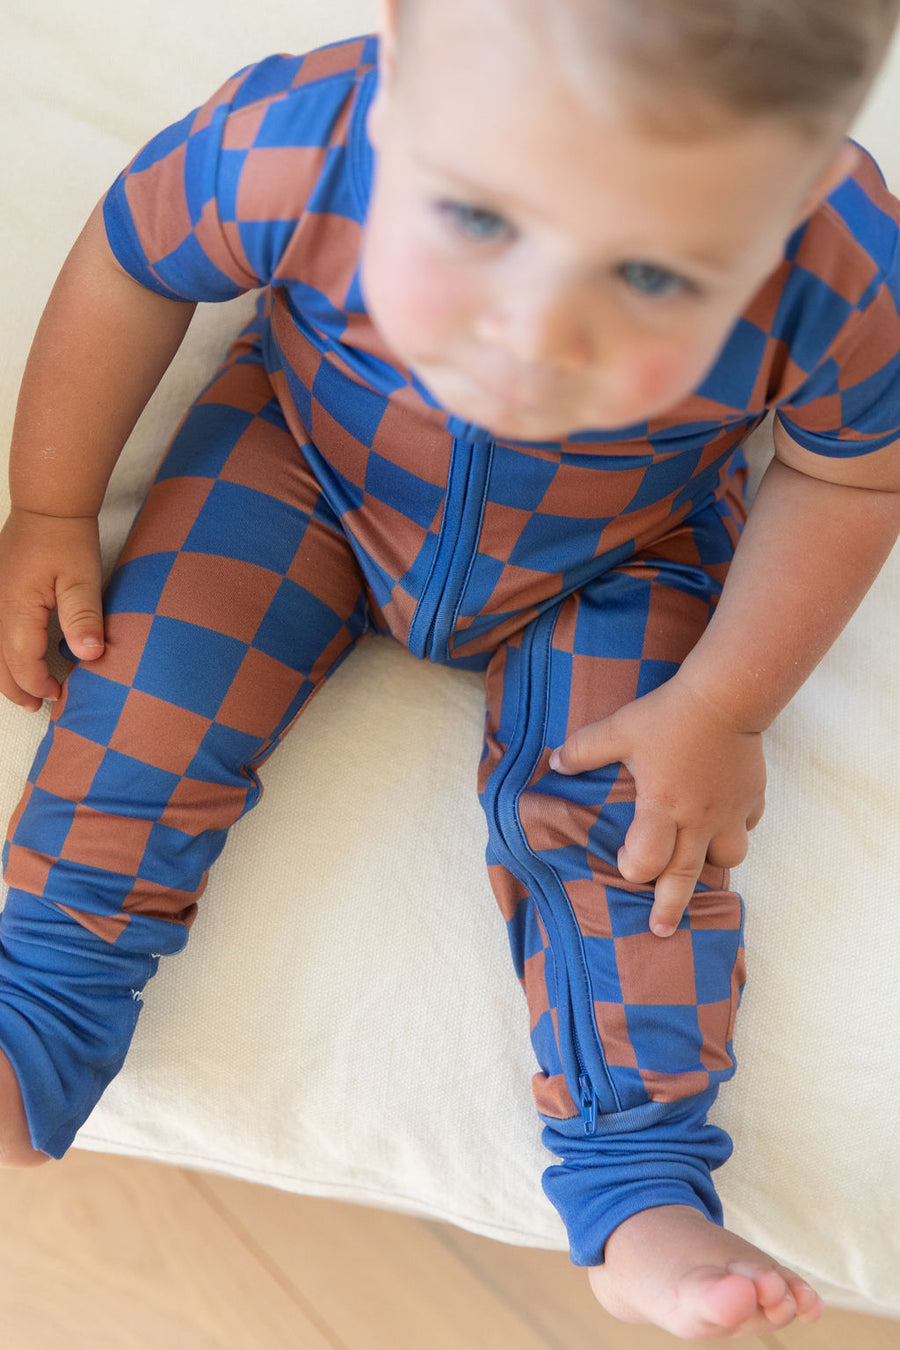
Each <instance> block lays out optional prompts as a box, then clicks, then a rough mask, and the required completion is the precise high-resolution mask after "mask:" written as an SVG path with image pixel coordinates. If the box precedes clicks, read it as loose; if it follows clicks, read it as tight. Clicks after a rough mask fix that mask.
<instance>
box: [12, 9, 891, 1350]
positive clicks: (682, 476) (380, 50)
mask: <svg viewBox="0 0 900 1350" xmlns="http://www.w3.org/2000/svg"><path fill="white" fill-rule="evenodd" d="M898 10H900V0H857V3H855V4H854V5H852V6H849V5H846V3H845V0H490V2H489V3H485V0H454V3H453V4H452V5H450V4H446V3H443V0H405V3H402V4H401V3H399V0H385V5H384V10H383V16H382V23H381V27H380V33H379V36H378V37H377V38H375V37H367V38H361V39H357V40H353V41H349V42H343V43H338V44H335V45H333V46H330V47H327V48H324V49H322V50H319V51H316V52H312V53H309V54H307V55H306V56H304V57H286V56H281V57H273V58H270V59H269V60H266V61H262V62H260V63H258V64H256V65H253V66H251V67H248V68H247V69H246V70H244V71H242V72H240V73H239V74H238V75H237V76H235V77H234V78H233V79H231V80H229V81H228V82H227V83H226V84H225V85H224V86H223V88H222V89H220V90H219V91H218V92H217V93H216V94H214V95H213V96H212V97H211V98H210V100H209V101H208V102H207V103H206V104H204V105H203V107H202V108H200V109H198V110H197V111H196V112H194V113H191V114H190V115H189V116H188V117H186V118H185V119H184V120H183V121H181V122H179V123H178V124H176V125H175V126H173V127H170V128H168V129H167V130H166V131H164V132H162V133H161V134H160V135H159V136H158V137H156V138H155V139H154V140H153V141H152V142H151V143H150V144H149V145H148V146H147V147H146V148H145V149H144V150H142V151H141V152H140V153H139V154H138V155H137V157H136V159H135V160H134V161H133V163H132V164H131V165H130V166H129V167H128V168H127V169H126V170H125V171H124V173H123V174H122V175H121V177H120V178H119V179H118V180H117V182H116V184H115V185H114V186H113V188H112V189H111V190H110V192H109V194H108V195H107V196H106V197H105V198H104V200H103V202H102V203H101V204H100V206H98V208H97V210H96V211H95V212H94V214H93V215H92V217H91V219H90V221H89V222H88V224H87V226H86V227H85V230H84V232H83V233H82V235H81V236H80V238H79V240H78V241H77V243H76V245H75V247H74V249H73V251H72V253H71V254H70V257H69V259H68V261H67V262H66V264H65V267H64V268H63V271H62V273H61V275H60V277H59V279H58V281H57V284H56V286H55V288H54V291H53V294H52V296H51V298H50V301H49V303H48V306H47V309H46V311H45V315H44V318H43V320H42V322H41V325H40V328H39V331H38V334H37V336H36V339H35V343H34V346H33V348H32V352H31V355H30V358H29V362H28V366H27V370H26V374H25V378H24V381H23V386H22V392H21V397H20V403H19V411H18V415H17V420H16V426H15V431H14V443H13V447H12V454H11V469H10V481H11V495H12V510H11V514H10V517H9V520H8V521H7V523H6V525H5V526H4V529H3V532H2V534H0V691H2V692H3V693H4V694H5V695H6V696H7V697H9V698H11V699H13V700H14V701H15V702H16V703H18V704H19V705H20V706H22V707H24V708H30V709H36V708H38V707H40V705H41V701H42V700H43V699H45V698H47V699H52V700H54V709H53V717H52V721H51V725H50V728H49V731H48V734H47V737H46V738H45V741H44V743H43V745H42V746H41V749H40V751H39V753H38V756H37V759H36V761H35V764H34V766H33V769H32V772H31V774H30V776H29V781H28V786H27V789H26V792H25V795H24V797H23V799H22V802H21V804H20V807H19V809H18V810H17V812H16V814H15V816H14V818H13V820H12V822H11V824H10V829H9V836H8V843H7V848H6V855H5V859H6V873H5V875H6V879H7V881H8V883H9V887H10V889H9V893H8V897H7V902H6V907H5V909H4V911H3V915H2V920H0V940H2V941H0V1047H2V1050H0V1154H2V1161H3V1162H4V1163H5V1164H6V1165H8V1166H31V1165H35V1164H38V1163H41V1162H44V1161H46V1160H47V1159H48V1158H49V1157H54V1158H58V1157H61V1156H62V1155H63V1154H64V1153H65V1151H66V1149H67V1148H68V1147H69V1145H70V1144H71V1142H72V1140H73V1138H74V1136H75V1134H76V1132H77V1130H78V1128H79V1127H80V1125H81V1124H82V1123H83V1122H84V1120H85V1119H86V1118H87V1116H88V1115H89V1114H90V1111H91V1110H92V1108H93V1106H94V1105H95V1103H96V1101H97V1100H98V1098H99V1097H100V1095H101V1093H102V1092H103V1090H104V1088H105V1086H106V1085H107V1084H108V1082H109V1081H110V1079H111V1078H112V1077H113V1076H114V1075H115V1074H116V1073H117V1072H118V1070H119V1068H120V1067H121V1065H122V1062H123V1060H124V1057H125V1054H126V1052H127V1049H128V1045H129V1043H130V1040H131V1036H132V1034H133V1031H134V1026H135V1023H136V1020H137V1017H138V1014H139V1010H140V992H141V990H142V989H143V988H144V986H145V984H146V982H147V980H148V979H149V978H150V976H151V975H152V974H153V973H154V972H155V970H156V968H157V964H158V960H159V957H160V956H161V955H163V954H165V953H172V952H176V951H178V950H180V949H181V948H182V947H183V946H184V944H185V942H186V940H187V935H188V929H189V927H190V925H191V923H192V922H193V919H194V917H195V914H196V911H197V899H198V897H199V896H200V894H201V893H202V890H203V887H204V885H205V882H206V877H207V873H208V870H209V867H210V866H211V864H212V862H213V861H214V860H215V858H216V857H217V856H218V854H219V852H220V851H221V848H222V846H223V844H224V841H225V836H226V832H227V830H228V828H229V826H230V825H231V824H232V823H233V822H234V821H235V820H236V819H237V818H238V817H239V816H240V815H241V814H242V813H243V812H244V811H246V810H247V809H248V808H249V807H250V806H252V805H253V804H254V802H255V801H256V800H257V798H258V796H259V792H260V785H259V779H258V777H257V773H256V770H257V768H258V766H259V765H260V763H261V762H262V761H263V760H264V759H265V758H266V757H267V756H268V755H269V754H270V753H272V751H273V749H274V748H275V747H276V746H277V744H278V742H279V741H280V739H281V737H282V736H283V735H284V734H285V732H286V731H287V730H288V729H289V727H290V726H291V725H292V723H293V722H294V721H295V720H296V718H297V717H298V716H299V714H300V713H301V712H302V710H303V709H304V708H305V706H306V705H307V704H308V701H309V699H310V697H311V696H312V695H313V694H314V693H315V692H316V690H317V689H318V688H320V687H321V685H322V683H323V681H324V680H325V679H326V678H327V677H328V675H329V674H330V673H331V672H332V671H333V670H334V669H335V668H336V667H337V665H338V664H339V663H340V662H341V661H342V660H343V659H344V657H345V656H347V655H348V654H349V653H350V651H351V650H352V649H353V647H354V646H355V645H356V644H357V643H358V642H359V640H360V639H361V638H362V637H363V636H364V635H365V634H367V633H370V632H377V633H381V634H387V635H390V636H392V637H393V638H395V639H396V640H398V641H401V642H403V643H404V644H405V645H406V646H408V647H409V648H410V650H411V651H413V652H414V653H416V654H417V655H419V656H420V657H422V658H423V659H428V660H431V661H439V662H443V663H446V664H450V665H454V666H458V667H460V668H462V669H468V670H480V671H484V673H485V682H486V693H487V723H486V733H485V745H484V754H483V758H482V762H481V767H480V773H479V790H480V794H481V800H482V804H483V806H484V809H485V812H486V815H487V819H488V827H489V847H488V866H489V872H490V877H491V882H492V885H493V887H494V890H495V893H496V895H497V899H498V901H499V904H500V907H501V911H502V913H503V915H504V918H505V920H506V922H507V928H508V933H509V939H510V944H511V948H512V953H513V959H514V964H515V968H516V972H517V974H518V976H519V978H520V979H521V981H522V983H523V985H524V988H525V991H526V994H527V998H528V1006H529V1010H530V1017H531V1032H532V1042H533V1045H534V1049H535V1053H536V1057H537V1060H538V1064H539V1066H540V1068H539V1072H537V1073H536V1074H535V1077H534V1083H533V1085H534V1095H535V1100H536V1103H537V1107H538V1111H539V1113H540V1116H541V1120H542V1122H543V1125H544V1136H543V1137H544V1141H545V1143H546V1144H547V1147H548V1148H549V1149H550V1150H551V1152H553V1153H554V1154H555V1155H556V1156H557V1157H558V1158H559V1159H561V1161H560V1162H559V1163H557V1164H556V1165H554V1166H551V1167H549V1168H548V1169H547V1172H546V1173H545V1177H544V1187H545V1190H546V1192H547V1194H548V1196H549V1197H550V1199H551V1200H552V1202H553V1203H554V1205H555V1206H556V1208H557V1209H558V1211H559V1213H560V1214H561V1216H562V1218H563V1220H564V1222H565V1224H566V1228H567V1232H568V1235H569V1241H570V1247H571V1254H572V1260H573V1261H574V1262H575V1263H576V1264H579V1265H584V1266H586V1267H588V1268H589V1278H590V1281H591V1285H592V1288H593V1290H594V1292H595V1294H596V1296H597V1298H598V1300H599V1301H600V1302H601V1303H602V1304H603V1306H604V1307H605V1308H607V1309H608V1310H609V1311H610V1312H612V1313H613V1314H614V1315H616V1316H618V1317H620V1318H623V1319H624V1320H627V1321H638V1322H640V1321H644V1322H652V1323H655V1324H657V1325H659V1326H661V1327H663V1328H665V1329H667V1330H668V1331H670V1332H672V1333H674V1334H675V1335H677V1336H681V1337H685V1338H697V1339H702V1338H709V1337H713V1336H726V1335H732V1334H748V1333H750V1334H752V1333H765V1332H768V1331H771V1330H773V1329H775V1328H779V1327H783V1326H785V1325H786V1324H787V1323H788V1322H790V1321H791V1320H792V1319H794V1318H798V1319H799V1320H801V1321H812V1320H814V1319H815V1318H816V1317H817V1316H818V1315H819V1313H820V1311H821V1301H820V1299H819V1298H818V1296H817V1295H816V1294H815V1292H814V1291H813V1290H812V1289H810V1288H809V1287H808V1286H807V1285H805V1284H804V1283H803V1282H802V1281H801V1280H800V1279H799V1278H798V1276H797V1275H796V1274H795V1273H793V1272H792V1271H790V1270H788V1269H786V1268H784V1267H783V1266H780V1265H778V1264H777V1263H776V1262H775V1261H774V1260H772V1259H771V1258H769V1257H768V1256H766V1255H765V1254H764V1253H762V1252H760V1251H759V1250H758V1249H757V1248H755V1247H753V1246H751V1245H750V1244H748V1243H747V1242H745V1241H743V1240H742V1239H741V1238H739V1237H738V1236H736V1235H734V1234H731V1233H729V1232H728V1231H727V1230H726V1229H725V1228H724V1227H723V1226H722V1211H721V1206H720V1204H719V1201H718V1198H717V1196H716V1192H715V1189H714V1187H713V1185H712V1181H711V1177H710V1174H711V1171H712V1170H713V1169H714V1168H715V1167H717V1166H719V1165H720V1164H721V1163H722V1162H724V1161H725V1159H726V1158H727V1156H728V1154H729V1152H730V1141H729V1140H728V1138H727V1136H726V1135H725V1134H724V1132H723V1131H722V1130H721V1129H719V1128H716V1127H713V1126H712V1125H710V1124H708V1123H707V1113H708V1111H709V1108H710V1106H711V1104H712V1102H713V1100H714V1098H715V1095H716V1092H717V1090H718V1085H719V1083H721V1082H723V1081H724V1080H725V1079H727V1078H728V1077H730V1076H731V1074H732V1073H733V1071H734V1060H733V1056H732V1050H731V1038H732V1031H733V1025H734V1017H735V1013H736V1009H737V1004H738V999H739V996H740V989H741V984H742V979H743V949H742V908H741V901H740V898H739V896H737V895H736V894H735V892H734V891H732V890H731V889H729V882H728V872H727V869H728V868H729V867H731V866H733V865H735V864H737V863H738V862H740V861H741V860H742V858H743V857H744V855H745V852H746V848H747V834H748V831H749V830H751V829H752V828H753V826H754V825H755V824H756V823H757V821H758V820H759V818H760V815H761V813H762V809H763V796H764V787H765V768H764V762H763V753H762V745H761V733H762V732H763V731H764V730H765V728H766V727H767V726H768V725H769V724H770V723H771V721H772V720H773V718H774V717H775V716H776V714H777V713H778V712H779V711H780V709H781V708H783V707H784V705H785V704H786V703H787V701H788V700H789V699H790V698H791V696H792V695H793V693H794V692H795V691H796V690H797V689H798V688H799V686H800V685H801V684H802V682H803V681H804V679H805V678H806V677H807V676H808V675H809V673H810V672H811V671H812V670H813V669H814V667H815V665H816V664H817V662H818V661H819V660H820V658H821V657H822V655H823V653H824V652H825V651H826V650H827V648H828V647H829V645H830V644H831V642H832V641H833V640H834V638H835V637H836V636H837V634H838V632H839V631H840V629H841V628H842V626H843V624H844V623H845V621H846V620H847V618H848V617H849V615H850V614H851V613H852V611H853V609H854V608H855V606H856V605H857V604H858V603H859V601H860V599H861V598H862V596H863V595H864V594H865V592H866V590H867V588H868V586H869V585H870V583H871V581H872V580H873V578H874V577H875V575H876V574H877V572H878V569H879V568H880V566H881V564H882V562H883V561H884V559H885V557H886V556H887V554H888V552H889V550H890V548H891V546H892V544H893V542H894V540H895V538H896V535H897V530H898V525H900V496H898V490H900V466H898V457H897V452H896V446H897V443H898V441H900V381H898V378H897V371H898V369H900V357H898V353H900V316H898V298H900V248H898V239H900V203H898V202H897V201H896V200H895V198H894V197H892V196H891V194H890V193H889V192H888V191H887V189H886V187H885V185H884V181H883V179H882V177H881V175H880V173H879V171H878V169H877V166H876V165H875V164H874V162H873V161H872V159H871V157H870V156H868V155H867V154H866V152H865V151H863V150H862V149H860V148H859V147H858V146H856V145H854V144H853V143H852V142H850V141H848V139H847V135H846V133H847V128H848V126H849V125H850V123H851V121H852V119H853V117H854V116H855V114H856V112H857V110H858V108H859V106H860V104H861V102H862V101H863V99H864V97H865V95H866V92H867V90H868V88H869V86H870V84H871V81H872V79H873V76H874V74H875V72H876V70H877V68H878V64H879V61H880V58H881V56H882V55H883V53H884V50H885V48H886V46H887V43H888V40H889V37H890V34H891V31H892V28H893V25H894V22H895V19H896V16H897V12H898ZM256 288H260V300H259V305H258V309H257V314H256V317H255V319H254V320H253V322H252V323H251V324H250V325H249V326H248V327H247V328H246V330H245V331H244V332H243V333H242V334H241V335H240V337H239V338H238V339H237V341H236V343H235V345H234V346H233V348H232V350H231V352H230V353H229V356H228V358H227V360H226V362H225V363H224V365H223V366H222V368H221V370H220V371H219V372H218V373H217V375H216V376H215V378H214V379H213V381H212V382H211V383H210V385H209V386H208V387H207V388H206V389H205V390H204V391H203V392H202V393H201V394H200V396H199V398H198V399H197V402H196V403H195V404H194V406H193V408H192V409H191V410H190V412H189V413H188V415H187V417H186V418H185V420H184V422H183V424H182V426H181V428H180V429H179V431H178V433H177V435H176V438H175V440H174V442H173V444H172V446H171V447H170V449H169V451H168V453H167V455H166V457H165V459H164V460H163V462H162V464H161V467H160V469H159V472H158V474H157V477H156V479H155V481H154V483H153V485H152V487H151V489H150V492H149V494H148V497H147V500H146V502H145V504H144V506H143V507H142V510H141V512H140V514H139V516H138V518H137V521H136V522H135V526H134V528H133V530H132V533H131V535H130V536H129V539H128V542H127V543H126V546H125V549H124V552H123V554H122V556H121V558H120V560H119V563H118V565H117V567H116V569H115V571H114V572H113V575H112V577H111V578H110V581H109V584H108V586H107V589H106V592H105V594H104V598H103V606H102V610H101V600H100V582H101V577H100V561H99V550H98V531H97V516H98V512H99V510H100V506H101V502H102V499H103V495H104V491H105V487H106V483H107V480H108V477H109V474H110V472H111V469H112V467H113V465H114V463H115V461H116V459H117V457H118V455H119V453H120V451H121V449H122V446H123V444H124V442H125V441H126V439H127V437H128V435H129V433H130V431H131V428H132V426H133V425H134V422H135V420H136V419H137V417H138V415H139V413H140V411H141V409H142V408H143V406H144V404H145V403H146V401H147V399H148V398H149V396H150V394H151V393H152V391H153V389H154V388H155V386H156V384H157V383H158V381H159V379H160V377H161V375H162V374H163V372H164V371H165V369H166V368H167V366H168V365H169V363H170V361H171V359H172V357H173V356H174V354H175V352H176V350H177V348H178V346H179V343H180V342H181V339H182V337H183V336H184V333H185V331H186V329H187V326H188V324H189V322H190V319H191V316H192V313H193V310H194V307H195V305H196V303H197V302H199V301H213V300H224V299H228V298H231V297H233V296H235V295H237V294H240V293H241V292H245V291H248V290H252V289H256ZM773 408H774V409H777V417H776V419H775V424H774V425H775V458H774V460H773V462H772V464H771V466H770V468H769V469H768V471H767V472H766V474H765V477H764V479H763V482H762V484H761V486H760V489H759V491H758V493H757V495H756V497H755V500H754V503H753V507H752V510H751V511H750V513H749V517H748V520H747V524H746V528H743V533H742V526H743V521H744V516H745V508H744V506H743V499H742V491H743V485H744V478H745V464H744V460H743V457H742V452H741V447H742V445H743V443H744V442H745V440H746V438H747V436H748V435H749V433H750V432H751V431H752V430H753V429H754V428H755V427H756V426H757V425H759V423H760V422H761V421H762V420H763V419H764V417H765V416H766V414H767V412H768V411H769V410H770V409H773ZM739 538H740V546H739V548H738V549H737V553H736V556H735V560H734V563H733V565H730V564H731V559H732V554H733V553H734V550H735V545H736V544H737V543H738V539H739ZM726 574H727V581H726ZM720 596H721V598H720ZM54 608H57V609H58V612H59V618H60V623H61V626H62V630H63V633H64V637H65V641H66V644H67V647H68V651H69V654H70V656H71V657H72V659H73V663H74V664H73V669H72V671H71V673H70V675H69V677H68V679H67V680H66V682H65V683H64V685H63V686H62V687H61V688H60V686H59V685H58V684H57V683H56V681H55V680H54V679H53V678H52V676H51V675H50V673H49V671H48V668H47V666H46V663H45V654H46V642H47V636H46V629H47V618H48V614H49V612H50V611H51V610H52V609H54Z"/></svg>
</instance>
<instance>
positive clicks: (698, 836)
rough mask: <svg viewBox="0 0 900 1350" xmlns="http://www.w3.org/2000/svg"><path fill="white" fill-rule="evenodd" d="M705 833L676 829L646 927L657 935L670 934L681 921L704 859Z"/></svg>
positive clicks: (665, 935)
mask: <svg viewBox="0 0 900 1350" xmlns="http://www.w3.org/2000/svg"><path fill="white" fill-rule="evenodd" d="M708 844H709V836H708V835H707V834H705V833H703V832H702V831H698V830H679V832H678V839H677V841H676V843H675V849H674V852H673V853H672V857H671V859H670V860H669V863H668V864H667V866H666V867H665V868H664V870H663V871H662V872H661V873H660V874H659V876H658V877H657V880H656V886H655V888H654V899H653V908H652V909H651V910H650V927H651V929H652V930H653V932H654V933H656V935H657V937H670V936H671V934H672V933H674V931H675V929H676V928H677V927H678V925H679V923H680V922H681V916H682V915H683V914H684V911H685V910H686V909H687V907H688V905H689V904H690V901H691V896H692V895H693V894H694V887H695V886H696V885H697V882H698V881H699V879H700V873H701V872H702V871H703V865H704V863H705V862H706V849H707V846H708Z"/></svg>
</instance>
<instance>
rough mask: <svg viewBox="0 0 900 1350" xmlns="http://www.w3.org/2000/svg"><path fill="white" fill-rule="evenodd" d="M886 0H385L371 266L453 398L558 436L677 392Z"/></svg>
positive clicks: (765, 245)
mask: <svg viewBox="0 0 900 1350" xmlns="http://www.w3.org/2000/svg"><path fill="white" fill-rule="evenodd" d="M898 11H900V0H853V3H850V2H849V0H452V3H448V0H385V3H384V22H383V26H382V38H383V41H382V69H381V78H380V89H379V95H378V98H377V99H376V102H375V104H374V105H373V110H372V115H371V119H370V131H371V134H372V139H373V142H374V144H375V147H376V151H377V166H376V175H375V185H374V192H373V200H372V205H371V208H370V214H369V219H368V222H367V229H366V243H365V251H364V258H363V269H364V270H363V281H364V289H365V292H366V296H367V300H368V303H369V307H370V310H371V313H372V315H373V318H374V319H375V321H376V323H377V324H378V326H379V327H380V328H381V330H382V332H383V334H384V336H385V338H386V340H387V341H388V343H389V344H390V346H391V347H392V348H393V349H394V350H395V351H396V353H397V354H398V355H399V356H400V357H401V358H402V359H403V360H404V361H406V362H407V363H408V364H409V365H410V366H411V367H412V369H413V370H414V371H415V372H416V374H417V375H418V376H419V377H420V378H421V379H422V380H423V381H424V383H425V385H426V386H427V387H428V388H429V389H430V390H431V391H432V392H433V393H434V395H435V396H436V397H437V398H438V399H439V400H440V401H441V403H443V404H444V405H445V406H446V407H448V408H449V409H450V410H451V411H453V412H454V413H457V414H458V415H460V416H462V417H464V418H466V419H467V420H469V421H472V422H476V423H479V424H481V425H484V426H487V427H489V428H491V429H492V430H494V431H495V432H497V433H498V434H500V435H504V436H507V437H511V438H515V439H522V440H555V439H559V438H562V437H563V436H565V435H567V434H569V433H571V432H575V431H579V430H586V429H588V428H617V427H626V426H628V425H630V424H633V423H635V422H642V421H644V420H647V419H649V418H652V417H655V416H658V415H660V414H663V413H665V412H667V411H668V410H670V409H672V408H673V407H674V406H675V405H676V404H677V403H679V402H680V401H681V400H682V399H683V398H684V397H686V396H687V395H688V394H689V393H690V391H691V390H692V389H694V388H695V387H696V386H697V385H698V384H700V383H701V381H702V379H703V376H704V375H705V374H706V372H707V371H708V369H709V368H710V366H711V365H712V364H713V362H714V361H715V358H716V356H717V355H718V353H719V351H720V349H721V346H722V343H723V342H724V340H725V339H726V337H727V336H728V333H729V332H730V330H731V328H732V326H733V324H734V322H735V320H736V319H737V318H738V316H739V315H740V313H741V312H742V310H743V309H744V308H745V306H746V304H747V303H748V301H749V300H750V299H751V297H752V296H753V294H754V293H755V292H756V291H757V290H758V289H759V287H760V286H761V285H762V283H763V282H764V281H765V279H766V278H767V277H768V276H769V274H770V273H771V272H772V270H773V269H774V268H775V267H776V266H777V265H778V263H779V261H780V259H781V257H782V256H783V251H784V245H785V243H786V241H787V239H788V237H789V235H790V234H791V233H792V232H793V230H794V229H795V228H796V227H797V225H799V224H800V223H801V221H802V220H804V219H805V218H806V217H807V216H808V215H809V214H810V213H811V211H812V210H814V209H815V207H816V206H817V205H818V203H819V202H820V201H821V200H822V199H823V198H824V197H826V196H827V195H828V194H829V193H830V192H831V191H832V190H833V189H834V188H835V187H836V186H837V185H838V183H840V182H841V181H842V179H843V178H844V177H846V175H847V174H848V173H850V172H852V169H853V167H854V164H855V162H856V156H857V153H858V152H856V150H855V149H854V147H853V146H852V145H851V144H849V143H848V142H847V140H846V132H847V129H848V127H849V125H850V123H851V122H852V120H853V117H854V115H855V113H856V112H857V110H858V108H859V106H860V105H861V103H862V102H863V100H864V98H865V95H866V93H867V91H868V89H869V87H870V85H871V82H872V79H873V77H874V75H875V73H876V71H877V69H878V66H879V64H880V61H881V59H882V58H883V56H884V54H885V51H886V48H887V46H888V42H889V38H890V34H891V32H892V29H893V26H894V22H895V20H896V16H897V13H898Z"/></svg>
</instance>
